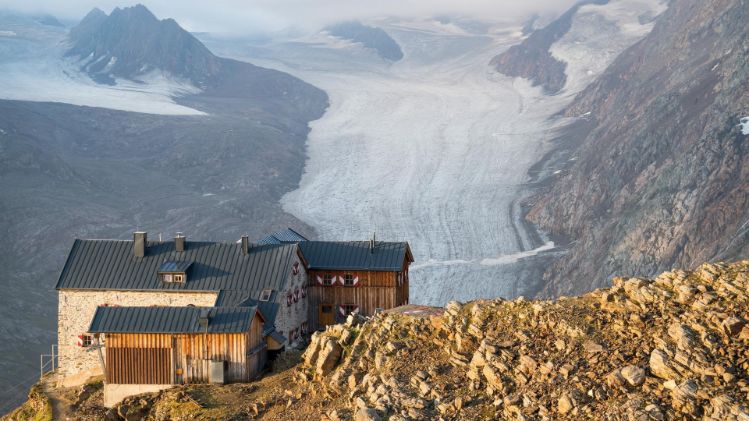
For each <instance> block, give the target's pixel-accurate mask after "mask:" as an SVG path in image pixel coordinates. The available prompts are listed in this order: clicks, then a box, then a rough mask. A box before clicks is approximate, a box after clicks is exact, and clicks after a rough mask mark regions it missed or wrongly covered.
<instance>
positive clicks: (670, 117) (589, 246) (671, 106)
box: [528, 0, 749, 296]
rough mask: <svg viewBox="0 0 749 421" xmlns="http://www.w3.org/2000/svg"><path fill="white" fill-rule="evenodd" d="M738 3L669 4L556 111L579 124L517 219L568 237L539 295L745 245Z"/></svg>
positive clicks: (748, 104)
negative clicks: (584, 128)
mask: <svg viewBox="0 0 749 421" xmlns="http://www.w3.org/2000/svg"><path fill="white" fill-rule="evenodd" d="M748 19H749V10H748V8H747V7H746V4H745V2H742V1H738V0H722V1H718V2H702V1H698V0H684V1H677V2H671V3H670V6H669V8H668V10H667V11H666V12H664V13H663V14H662V15H661V16H660V17H659V19H658V21H657V22H656V24H655V27H654V29H653V30H652V31H651V33H650V34H649V35H648V36H647V37H646V38H644V39H643V40H642V41H641V42H639V43H637V44H635V45H634V46H632V47H631V48H629V49H628V50H626V51H625V52H624V53H623V54H621V55H620V56H619V57H618V58H617V59H616V60H615V61H614V63H613V64H612V65H611V66H610V67H609V68H608V69H607V71H606V72H605V73H604V74H603V75H602V76H601V77H599V78H598V79H597V80H596V81H595V82H594V83H592V84H591V85H590V86H589V87H588V88H587V89H585V90H584V91H583V92H582V93H581V94H580V95H579V96H578V97H577V98H576V99H575V101H574V102H573V103H572V105H571V106H570V107H569V108H568V109H567V111H566V114H567V116H569V117H575V116H581V115H585V114H587V113H589V114H588V115H589V116H586V117H583V118H586V119H589V121H588V123H589V126H590V127H591V129H590V131H589V132H588V133H587V134H586V135H584V136H585V137H584V138H583V139H581V140H580V142H579V143H577V145H578V146H575V147H573V148H572V150H571V151H570V154H571V156H573V157H574V158H575V159H574V160H571V161H568V162H565V163H560V162H557V163H554V166H555V168H557V166H559V167H561V169H562V171H561V172H560V174H559V175H558V176H556V178H555V179H554V180H552V183H551V184H552V185H551V188H550V189H548V190H547V191H546V192H543V193H542V194H540V195H539V196H538V197H536V198H535V199H534V200H532V201H531V203H530V207H531V210H530V212H529V214H528V219H530V220H531V221H533V222H535V223H537V224H539V225H540V226H542V227H543V228H544V229H547V230H548V231H550V232H551V233H553V234H558V235H562V236H566V237H569V238H570V239H571V240H572V241H573V245H572V246H571V247H570V251H569V253H568V254H566V255H565V256H564V258H562V259H560V260H558V261H557V262H556V264H554V265H553V266H552V267H551V268H550V269H549V270H548V271H547V274H546V280H547V282H548V283H547V287H546V289H545V291H544V293H543V294H542V295H546V296H557V295H560V294H577V293H581V292H583V291H589V290H591V289H593V288H596V287H599V286H601V285H602V284H603V283H605V282H606V280H607V279H609V278H610V277H611V276H612V275H613V274H629V275H631V276H653V275H654V274H656V273H658V272H660V271H663V270H667V269H668V268H672V267H694V266H695V265H697V264H699V263H700V262H704V261H711V260H721V259H735V258H740V257H741V256H746V255H747V252H749V229H747V225H746V221H747V220H749V206H747V205H749V183H748V182H747V180H749V147H748V145H749V143H747V142H748V141H749V137H747V135H745V134H743V133H742V131H741V128H740V127H738V124H739V122H740V118H741V117H743V116H745V115H746V114H747V113H748V112H749V89H746V86H747V83H748V81H749V61H747V59H746V57H747V55H748V53H749V44H748V43H747V42H746V40H747V38H749V26H748V25H746V22H747V20H748Z"/></svg>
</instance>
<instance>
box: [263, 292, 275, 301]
mask: <svg viewBox="0 0 749 421" xmlns="http://www.w3.org/2000/svg"><path fill="white" fill-rule="evenodd" d="M271 294H273V290H272V289H264V290H263V292H261V293H260V301H268V300H270V296H271Z"/></svg>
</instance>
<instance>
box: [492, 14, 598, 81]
mask: <svg viewBox="0 0 749 421" xmlns="http://www.w3.org/2000/svg"><path fill="white" fill-rule="evenodd" d="M608 1H609V0H582V1H580V2H578V3H577V4H575V5H574V6H573V7H572V8H571V9H570V10H568V11H567V12H566V13H564V14H563V15H562V16H560V17H559V18H558V19H557V20H555V21H554V22H552V23H550V24H549V25H547V26H546V27H544V28H542V29H539V30H537V31H535V32H533V33H531V35H530V36H529V37H528V38H526V39H525V40H524V41H523V42H522V43H520V44H518V45H515V46H512V47H511V48H510V49H509V50H507V51H505V52H504V53H502V54H500V55H498V56H496V57H494V58H493V59H492V61H491V64H492V66H494V67H495V68H496V69H497V71H499V72H500V73H502V74H504V75H507V76H519V77H523V78H526V79H530V80H531V82H532V83H533V86H538V85H540V86H542V87H543V88H544V92H546V93H547V94H554V93H557V92H559V91H560V90H561V89H562V88H563V87H564V84H565V82H566V81H567V75H566V74H565V73H564V71H565V69H566V68H567V65H566V64H565V63H564V62H561V61H559V60H557V59H556V58H554V57H553V56H552V55H551V53H550V52H549V48H550V47H551V45H552V44H554V42H556V41H558V40H559V39H560V38H562V37H563V36H564V34H566V33H567V31H569V30H570V27H571V26H572V18H573V17H574V16H575V13H577V10H578V9H579V8H580V7H581V6H584V5H586V4H606V3H608Z"/></svg>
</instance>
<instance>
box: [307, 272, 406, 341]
mask: <svg viewBox="0 0 749 421" xmlns="http://www.w3.org/2000/svg"><path fill="white" fill-rule="evenodd" d="M408 264H409V262H408V261H407V260H406V261H404V263H403V267H402V268H401V270H400V271H398V272H396V271H393V272H384V271H346V270H309V271H308V279H309V284H308V288H309V299H310V302H309V309H310V314H309V320H310V326H312V328H313V329H323V328H324V327H325V326H326V325H329V324H334V323H341V322H343V321H345V319H346V317H347V316H348V313H350V312H352V311H355V312H357V313H358V314H361V315H363V316H372V315H374V314H375V311H376V310H377V309H383V310H387V309H390V308H393V307H398V306H401V305H405V304H408V283H409V282H408ZM346 275H349V276H351V277H353V278H355V279H357V280H358V282H357V283H356V285H344V283H343V281H342V280H343V279H345V277H346ZM326 276H327V277H331V276H332V277H335V279H336V280H338V281H337V282H334V283H333V284H332V285H321V284H320V282H319V280H320V279H326Z"/></svg>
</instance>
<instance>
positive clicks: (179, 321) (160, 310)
mask: <svg viewBox="0 0 749 421" xmlns="http://www.w3.org/2000/svg"><path fill="white" fill-rule="evenodd" d="M203 312H205V313H207V315H208V333H243V332H247V331H248V330H250V325H251V324H252V319H253V318H254V317H255V313H256V312H257V308H256V307H98V308H97V309H96V313H95V314H94V318H93V320H92V321H91V326H90V327H89V329H88V331H89V332H90V333H204V332H205V328H204V327H201V326H200V323H199V322H198V318H199V317H200V316H201V313H203Z"/></svg>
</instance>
